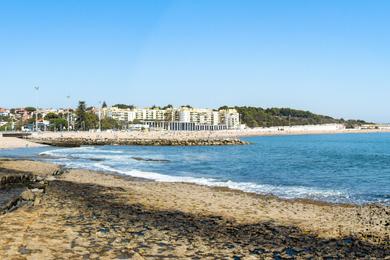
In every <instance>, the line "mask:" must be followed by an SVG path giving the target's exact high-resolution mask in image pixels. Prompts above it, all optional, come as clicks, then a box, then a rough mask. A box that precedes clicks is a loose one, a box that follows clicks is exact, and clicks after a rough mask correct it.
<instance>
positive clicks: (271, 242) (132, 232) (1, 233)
mask: <svg viewBox="0 0 390 260" xmlns="http://www.w3.org/2000/svg"><path fill="white" fill-rule="evenodd" d="M1 172H8V173H15V174H16V173H20V172H29V173H31V174H34V175H39V176H42V178H43V179H44V180H45V183H46V187H45V188H42V189H43V191H44V192H42V193H39V194H41V195H39V196H37V195H36V196H35V197H34V196H33V197H32V199H31V198H28V199H30V200H32V201H33V202H31V203H25V204H22V206H21V207H19V208H17V209H15V210H13V211H12V212H8V213H6V214H3V215H0V258H2V259H10V258H18V257H19V258H27V259H30V258H31V259H59V258H83V257H84V258H91V259H95V258H96V259H98V258H99V257H101V258H102V259H160V258H162V257H165V258H169V259H172V258H176V259H215V258H217V259H224V258H228V259H233V258H234V259H274V258H275V257H282V258H307V257H319V256H321V257H323V256H329V257H341V258H362V257H368V256H372V257H376V258H381V259H385V258H386V257H388V256H389V254H390V247H389V246H390V245H389V234H390V230H389V221H390V217H389V216H390V209H389V207H385V206H379V205H366V206H354V205H337V204H328V203H319V202H313V201H304V200H282V199H278V198H276V197H272V196H262V195H254V194H249V193H243V192H239V191H235V190H230V189H222V188H210V187H206V186H199V185H194V184H184V183H158V182H151V181H146V180H142V179H134V178H129V177H125V176H116V175H111V174H108V173H101V172H93V171H85V170H77V169H74V170H68V171H65V173H64V174H62V175H58V176H51V174H50V173H51V172H58V166H55V165H50V164H46V163H39V162H31V161H13V160H1V161H0V176H1Z"/></svg>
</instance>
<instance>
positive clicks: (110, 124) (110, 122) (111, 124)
mask: <svg viewBox="0 0 390 260" xmlns="http://www.w3.org/2000/svg"><path fill="white" fill-rule="evenodd" d="M119 127H120V124H119V123H118V121H117V120H115V119H113V118H109V117H105V118H103V119H102V130H107V129H119Z"/></svg>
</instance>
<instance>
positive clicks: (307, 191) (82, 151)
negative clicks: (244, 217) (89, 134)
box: [41, 147, 351, 202]
mask: <svg viewBox="0 0 390 260" xmlns="http://www.w3.org/2000/svg"><path fill="white" fill-rule="evenodd" d="M120 153H123V152H122V151H112V150H111V151H110V150H100V149H97V148H95V147H79V148H66V149H56V150H51V151H46V152H43V153H41V155H47V156H51V157H54V158H58V159H64V158H67V159H68V160H57V159H55V160H54V162H56V163H61V164H64V165H66V166H67V167H69V168H84V169H90V170H100V171H109V172H114V173H118V174H123V175H128V176H132V177H136V178H145V179H150V180H154V181H158V182H184V183H194V184H199V185H205V186H211V187H227V188H230V189H236V190H241V191H244V192H252V193H258V194H273V195H276V196H279V197H282V198H288V199H291V198H309V199H318V200H325V201H332V202H351V201H350V198H349V196H348V193H345V192H341V191H337V190H331V189H324V188H314V187H303V186H286V185H284V186H277V185H270V184H260V183H253V182H235V181H231V180H227V181H221V180H217V179H213V178H204V177H191V176H173V175H166V174H161V173H156V172H149V171H140V170H127V169H118V168H116V167H115V166H114V167H112V166H109V165H107V164H105V163H104V162H92V161H91V160H90V159H103V160H105V161H110V162H112V161H114V162H120V163H121V164H123V163H125V162H127V161H129V160H131V158H132V156H131V155H130V154H129V153H126V154H125V155H120ZM74 159H85V160H86V161H80V160H74ZM114 165H115V163H114Z"/></svg>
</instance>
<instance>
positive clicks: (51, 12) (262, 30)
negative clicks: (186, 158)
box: [0, 0, 390, 122]
mask: <svg viewBox="0 0 390 260" xmlns="http://www.w3.org/2000/svg"><path fill="white" fill-rule="evenodd" d="M389 13H390V1H386V0H382V1H381V0H376V1H368V0H365V1H360V0H322V1H321V0H317V1H313V0H307V1H303V0H294V1H291V0H284V1H283V0H272V1H268V0H267V1H266V0H264V1H262V0H254V1H250V0H236V1H231V0H193V1H191V0H178V1H169V0H139V1H136V0H133V1H119V0H112V1H108V0H106V1H99V0H93V1H88V0H83V1H78V0H67V1H39V0H35V1H20V0H3V1H1V2H0V107H18V106H27V105H33V106H36V104H38V106H39V107H66V106H76V105H77V103H78V101H79V100H85V101H86V102H87V104H88V105H91V106H97V105H99V101H103V100H104V101H106V102H107V104H108V105H112V104H116V103H125V104H134V105H137V106H141V107H142V106H151V105H166V104H173V105H175V106H179V105H185V104H190V105H192V106H194V107H209V108H218V107H219V106H222V105H229V106H234V105H239V106H241V105H246V106H259V107H291V108H296V109H304V110H310V111H312V112H315V113H320V114H326V115H330V116H333V117H337V118H346V119H347V118H358V119H364V120H368V121H374V122H390V100H389V99H390V74H389V73H390V16H389ZM34 86H39V91H36V90H35V89H34ZM67 96H70V98H69V99H67Z"/></svg>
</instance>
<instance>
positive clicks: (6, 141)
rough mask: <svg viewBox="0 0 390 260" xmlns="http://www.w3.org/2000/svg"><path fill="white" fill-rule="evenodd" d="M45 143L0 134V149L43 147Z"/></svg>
mask: <svg viewBox="0 0 390 260" xmlns="http://www.w3.org/2000/svg"><path fill="white" fill-rule="evenodd" d="M41 146H44V145H41V144H37V143H33V142H30V141H28V140H25V139H20V138H16V137H2V136H0V149H15V148H26V147H41Z"/></svg>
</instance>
